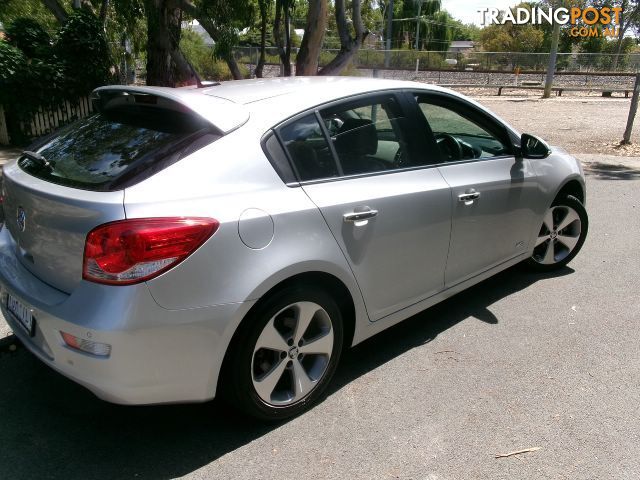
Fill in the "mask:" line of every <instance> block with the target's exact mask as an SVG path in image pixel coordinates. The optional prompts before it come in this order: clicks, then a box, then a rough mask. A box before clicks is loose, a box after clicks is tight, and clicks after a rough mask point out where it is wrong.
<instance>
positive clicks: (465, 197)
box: [458, 189, 480, 204]
mask: <svg viewBox="0 0 640 480" xmlns="http://www.w3.org/2000/svg"><path fill="white" fill-rule="evenodd" d="M478 198H480V192H476V191H475V190H473V189H471V190H469V191H468V192H467V193H462V194H460V195H458V201H459V202H464V203H465V204H470V203H473V201H474V200H476V199H478Z"/></svg>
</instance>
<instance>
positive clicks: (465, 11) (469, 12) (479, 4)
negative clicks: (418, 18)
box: [442, 0, 520, 26]
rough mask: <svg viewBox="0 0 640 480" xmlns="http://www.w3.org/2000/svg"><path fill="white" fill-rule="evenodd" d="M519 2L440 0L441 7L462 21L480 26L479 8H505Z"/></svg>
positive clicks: (502, 0) (501, 0)
mask: <svg viewBox="0 0 640 480" xmlns="http://www.w3.org/2000/svg"><path fill="white" fill-rule="evenodd" d="M518 3H520V2H519V1H517V0H442V9H443V10H446V11H448V12H449V13H450V14H451V15H452V16H453V17H454V18H457V19H458V20H460V21H462V23H475V24H476V25H478V26H481V23H480V22H481V20H482V15H481V14H480V13H478V10H479V9H482V8H487V7H489V8H491V7H496V8H499V9H500V10H506V9H507V8H508V7H512V6H514V5H517V4H518Z"/></svg>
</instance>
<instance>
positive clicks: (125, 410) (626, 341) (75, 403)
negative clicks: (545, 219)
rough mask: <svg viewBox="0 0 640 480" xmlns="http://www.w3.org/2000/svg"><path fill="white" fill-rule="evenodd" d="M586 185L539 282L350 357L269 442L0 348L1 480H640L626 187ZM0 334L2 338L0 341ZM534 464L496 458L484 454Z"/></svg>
mask: <svg viewBox="0 0 640 480" xmlns="http://www.w3.org/2000/svg"><path fill="white" fill-rule="evenodd" d="M633 172H634V170H631V174H629V172H625V173H624V174H620V173H619V172H617V171H615V170H613V171H611V170H606V169H605V170H604V171H600V172H598V171H596V172H595V173H593V174H592V175H590V176H589V178H588V210H589V213H590V216H591V225H590V233H589V237H588V239H587V242H586V244H585V246H584V249H583V251H582V253H581V254H580V255H579V256H578V257H577V258H576V259H575V260H574V261H573V262H572V263H571V264H570V268H565V269H564V270H563V271H561V272H559V273H558V274H556V275H553V276H540V275H533V274H529V273H524V272H522V271H520V270H518V269H512V270H509V271H507V272H504V273H502V274H500V275H498V276H497V277H494V278H493V279H490V280H488V281H485V282H484V283H482V284H480V285H478V286H476V287H474V288H473V289H471V290H469V291H467V292H465V293H462V294H460V295H458V296H456V297H454V298H452V299H450V300H448V301H446V302H445V303H443V304H441V305H439V306H436V307H434V308H432V309H430V310H428V311H426V312H424V313H422V314H420V315H417V316H415V317H413V318H412V319H410V320H408V321H406V322H404V323H402V324H400V325H398V326H396V327H394V328H393V329H391V330H389V331H386V332H384V333H382V334H380V335H378V336H377V337H375V338H373V339H371V340H369V341H367V342H365V343H364V344H362V345H361V346H359V347H357V348H355V349H353V350H352V351H350V352H348V353H347V354H346V356H345V358H344V361H343V362H342V365H341V366H340V368H339V370H338V373H337V378H336V379H335V382H334V384H333V388H332V389H331V392H330V394H329V396H328V398H327V399H326V400H325V401H324V402H323V403H322V404H320V405H319V406H318V407H316V408H315V409H313V410H312V411H310V412H309V413H307V414H305V415H303V416H301V417H299V418H297V419H295V420H292V421H290V422H288V423H285V424H282V425H276V426H265V425H261V424H257V423H254V422H252V421H251V420H247V419H245V418H242V417H240V416H238V415H236V414H235V413H234V412H233V411H231V410H229V409H228V408H227V407H225V406H223V405H220V404H219V403H217V402H213V403H210V404H205V405H182V406H162V407H135V408H132V407H119V406H113V405H109V404H107V403H104V402H102V401H100V400H97V399H96V398H94V397H93V396H92V395H91V394H90V393H88V392H87V391H85V390H84V389H83V388H81V387H79V386H77V385H75V384H74V383H72V382H70V381H68V380H66V379H65V378H63V377H61V376H59V375H58V374H56V373H54V372H53V371H51V370H50V369H49V368H47V367H45V366H44V365H42V364H41V363H40V362H38V361H37V360H36V359H35V358H34V357H32V356H31V355H30V354H29V353H28V352H27V351H25V350H24V349H23V348H21V347H19V346H18V348H17V349H16V350H15V351H11V348H12V347H11V346H12V345H15V342H14V340H13V337H11V336H9V337H5V338H4V339H2V340H0V445H2V448H1V449H0V472H2V476H3V477H4V478H12V479H17V478H24V479H31V478H60V479H73V478H78V479H80V478H82V479H103V478H104V479H116V478H118V479H119V478H153V479H163V478H173V477H180V476H187V477H189V478H216V479H227V478H228V479H245V478H246V479H278V480H285V479H306V478H322V479H324V478H332V479H333V478H335V479H344V478H349V479H358V478H362V479H369V478H375V479H387V478H389V479H393V478H400V479H420V480H425V479H428V480H436V479H437V480H444V479H485V478H486V479H516V478H517V479H524V478H527V479H539V478H544V479H556V478H558V479H560V478H567V479H607V478H615V479H636V478H640V409H639V408H638V405H640V348H639V347H638V345H639V343H640V331H639V326H640V295H639V293H638V291H639V290H640V280H639V275H638V272H639V271H640V242H639V240H640V181H638V180H635V179H634V178H637V176H638V174H639V173H640V172H638V171H635V173H633ZM3 328H4V330H5V332H6V327H3ZM532 447H539V448H540V449H539V450H537V451H533V452H529V453H523V454H521V455H515V456H511V457H508V458H495V454H498V453H509V452H512V451H516V450H521V449H526V448H532Z"/></svg>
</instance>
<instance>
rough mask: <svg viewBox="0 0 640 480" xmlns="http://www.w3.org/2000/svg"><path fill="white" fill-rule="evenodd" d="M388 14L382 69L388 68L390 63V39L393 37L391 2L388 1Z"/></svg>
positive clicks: (391, 0) (390, 0)
mask: <svg viewBox="0 0 640 480" xmlns="http://www.w3.org/2000/svg"><path fill="white" fill-rule="evenodd" d="M387 10H389V14H388V15H387V49H386V51H385V52H384V67H385V68H389V63H390V61H391V37H392V36H393V35H392V34H393V0H389V6H388V7H387Z"/></svg>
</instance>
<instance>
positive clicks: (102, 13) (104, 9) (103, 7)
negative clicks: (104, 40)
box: [98, 0, 109, 25]
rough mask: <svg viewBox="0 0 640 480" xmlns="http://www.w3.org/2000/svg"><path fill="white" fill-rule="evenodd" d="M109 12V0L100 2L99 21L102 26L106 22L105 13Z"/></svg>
mask: <svg viewBox="0 0 640 480" xmlns="http://www.w3.org/2000/svg"><path fill="white" fill-rule="evenodd" d="M108 11H109V0H102V4H101V5H100V15H99V17H98V18H100V21H101V22H102V25H104V23H105V22H106V21H107V13H108Z"/></svg>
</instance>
